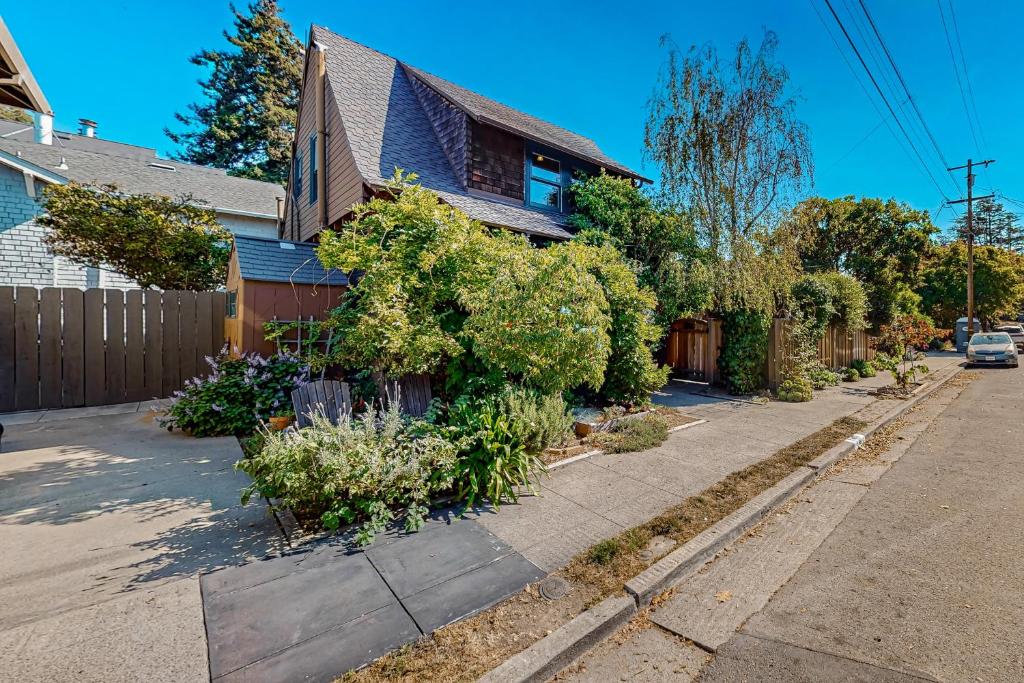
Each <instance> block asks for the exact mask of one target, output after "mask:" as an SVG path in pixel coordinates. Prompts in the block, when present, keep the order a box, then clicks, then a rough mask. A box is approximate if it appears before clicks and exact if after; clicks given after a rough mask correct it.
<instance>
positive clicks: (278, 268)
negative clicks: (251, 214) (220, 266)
mask: <svg viewBox="0 0 1024 683" xmlns="http://www.w3.org/2000/svg"><path fill="white" fill-rule="evenodd" d="M234 248H235V252H236V253H237V254H238V269H239V272H240V273H241V275H242V279H243V280H259V281H261V282H291V283H294V284H297V285H340V286H345V285H348V277H346V275H345V274H344V273H342V272H341V271H340V270H336V269H333V268H332V269H331V270H329V271H327V270H324V268H323V266H322V265H321V264H320V260H319V259H318V258H317V256H316V251H315V249H316V245H315V244H312V243H310V242H289V241H287V240H275V239H271V238H269V237H249V236H243V235H236V236H235V247H234Z"/></svg>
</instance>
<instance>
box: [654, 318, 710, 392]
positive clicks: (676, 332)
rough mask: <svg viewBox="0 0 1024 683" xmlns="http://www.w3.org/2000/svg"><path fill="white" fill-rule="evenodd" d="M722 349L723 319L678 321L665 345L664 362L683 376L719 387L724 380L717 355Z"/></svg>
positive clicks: (674, 324)
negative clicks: (720, 381)
mask: <svg viewBox="0 0 1024 683" xmlns="http://www.w3.org/2000/svg"><path fill="white" fill-rule="evenodd" d="M721 350H722V321H721V320H719V319H717V318H687V319H684V320H677V321H676V322H675V323H673V325H672V329H671V331H670V332H669V336H668V340H667V341H666V343H665V362H666V363H667V364H668V365H671V366H672V369H673V371H674V372H675V373H677V374H679V375H681V376H683V377H686V378H688V379H693V380H697V381H701V382H707V383H709V384H716V383H717V382H718V381H719V380H720V379H721V378H720V376H719V375H720V373H719V371H718V354H719V353H721Z"/></svg>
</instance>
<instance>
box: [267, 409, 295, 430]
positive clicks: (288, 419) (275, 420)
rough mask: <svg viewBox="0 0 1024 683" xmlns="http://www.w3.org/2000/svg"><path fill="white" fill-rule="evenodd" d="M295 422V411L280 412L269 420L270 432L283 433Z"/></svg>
mask: <svg viewBox="0 0 1024 683" xmlns="http://www.w3.org/2000/svg"><path fill="white" fill-rule="evenodd" d="M294 420H295V411H294V410H291V409H290V408H289V409H287V410H281V411H279V412H278V413H277V414H276V415H271V416H270V418H269V422H270V431H272V432H283V431H284V430H285V429H287V428H288V425H290V424H291V423H292V422H293V421H294Z"/></svg>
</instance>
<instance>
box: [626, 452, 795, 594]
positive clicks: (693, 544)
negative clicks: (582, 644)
mask: <svg viewBox="0 0 1024 683" xmlns="http://www.w3.org/2000/svg"><path fill="white" fill-rule="evenodd" d="M813 478H814V471H813V470H810V469H807V468H806V467H801V468H799V469H797V470H796V471H795V472H793V473H791V474H790V475H788V476H787V477H786V478H784V479H783V480H782V481H780V482H779V483H777V484H776V485H775V486H773V487H771V488H770V489H768V490H767V491H763V492H761V493H760V494H758V495H756V496H754V497H753V498H751V499H750V500H748V501H747V502H746V503H744V504H743V505H742V506H741V507H740V508H739V509H738V510H735V511H734V512H733V513H732V514H730V515H728V516H727V517H724V518H723V519H721V520H719V521H718V522H716V523H714V524H712V525H711V526H709V527H708V528H707V529H705V530H704V531H702V532H700V533H699V534H697V535H696V536H694V537H693V538H691V539H690V540H689V541H687V542H686V543H685V544H683V545H682V546H680V547H679V548H677V549H675V550H673V551H672V552H671V553H669V554H668V555H666V556H665V557H663V558H661V559H660V560H658V561H657V562H655V563H654V564H652V565H651V566H650V567H648V568H647V569H645V570H644V571H642V572H640V573H639V574H637V575H636V576H634V577H633V578H632V579H630V580H629V582H627V583H626V586H625V588H626V592H627V593H629V594H630V595H632V596H633V599H634V600H636V603H637V606H638V607H645V606H647V605H648V604H650V602H651V600H652V599H653V598H654V596H655V595H658V594H659V593H663V592H664V591H666V590H668V589H669V588H670V587H671V586H672V584H673V583H675V582H676V580H678V579H679V578H680V577H682V576H683V575H685V574H688V573H689V572H691V571H692V570H694V569H696V568H697V567H699V566H701V565H703V564H704V563H705V562H707V561H708V560H710V559H711V558H712V557H714V555H715V553H717V552H718V551H719V550H721V549H722V548H724V547H725V546H726V545H728V544H729V543H731V542H732V541H734V540H736V539H737V538H739V537H740V536H742V535H743V533H744V532H745V531H747V530H748V529H750V528H751V527H752V526H754V525H755V524H757V523H758V522H760V521H761V520H762V519H763V518H764V517H765V516H766V515H767V514H768V513H770V512H771V511H772V510H774V509H775V508H776V506H777V505H778V504H779V503H780V502H781V501H783V500H785V499H787V498H789V496H790V495H791V494H792V493H793V492H794V491H796V490H798V489H800V488H802V487H803V486H804V484H806V483H807V482H808V481H810V480H811V479H813Z"/></svg>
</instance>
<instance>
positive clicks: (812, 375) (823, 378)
mask: <svg viewBox="0 0 1024 683" xmlns="http://www.w3.org/2000/svg"><path fill="white" fill-rule="evenodd" d="M807 379H808V380H810V382H811V386H812V387H814V388H815V389H818V390H821V389H827V388H828V387H834V386H836V385H837V384H839V380H840V376H839V373H838V372H834V371H832V370H829V369H828V368H826V367H825V366H824V365H822V364H821V363H816V364H814V365H813V366H812V367H811V368H810V369H809V370H808V371H807Z"/></svg>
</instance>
